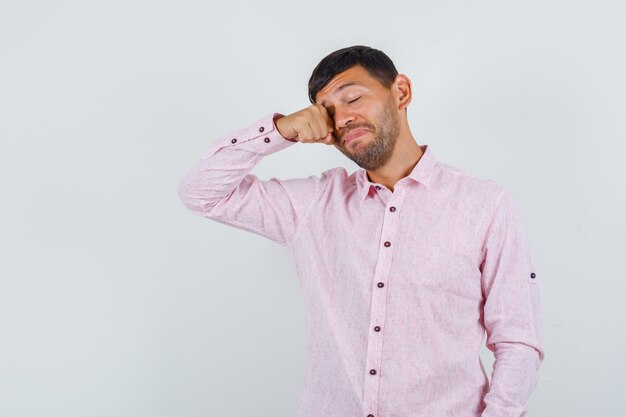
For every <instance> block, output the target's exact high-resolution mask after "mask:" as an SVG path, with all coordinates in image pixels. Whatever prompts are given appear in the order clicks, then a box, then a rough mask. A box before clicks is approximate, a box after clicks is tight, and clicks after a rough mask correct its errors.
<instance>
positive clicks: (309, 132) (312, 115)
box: [275, 104, 336, 145]
mask: <svg viewBox="0 0 626 417" xmlns="http://www.w3.org/2000/svg"><path fill="white" fill-rule="evenodd" d="M275 124H276V128H277V129H278V132H279V133H280V134H281V135H282V136H283V137H284V138H287V139H291V140H297V141H298V142H303V143H324V144H326V145H334V144H335V140H336V138H335V134H334V130H335V127H334V123H333V119H331V117H330V115H329V114H328V111H326V107H324V106H322V105H321V104H312V105H310V106H309V107H305V108H304V109H302V110H299V111H297V112H295V113H292V114H290V115H289V116H284V117H280V118H278V119H276V121H275Z"/></svg>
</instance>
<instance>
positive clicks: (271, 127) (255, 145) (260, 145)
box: [202, 112, 298, 159]
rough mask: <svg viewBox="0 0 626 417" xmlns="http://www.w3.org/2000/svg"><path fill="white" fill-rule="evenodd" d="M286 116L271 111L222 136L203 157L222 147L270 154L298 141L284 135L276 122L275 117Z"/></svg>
mask: <svg viewBox="0 0 626 417" xmlns="http://www.w3.org/2000/svg"><path fill="white" fill-rule="evenodd" d="M278 117H284V115H283V114H281V113H275V112H274V113H270V114H268V115H266V116H263V117H262V118H260V119H259V120H257V121H256V122H254V123H252V124H251V125H249V126H248V127H246V128H244V129H239V130H235V131H233V132H230V133H228V134H226V135H224V136H222V137H220V138H219V139H218V140H217V141H216V142H215V143H214V144H213V146H211V148H210V149H209V150H208V151H207V152H206V154H205V155H204V157H203V158H202V159H206V158H208V157H210V156H212V155H214V154H215V153H216V152H217V151H218V150H220V149H222V148H229V147H232V148H236V149H242V150H246V151H250V152H253V153H256V154H261V155H269V154H271V153H274V152H278V151H279V150H281V149H284V148H287V147H289V146H292V145H294V144H295V143H297V142H298V141H297V140H292V139H287V138H285V137H283V136H282V135H281V134H280V132H279V131H278V128H277V127H276V124H275V122H274V119H275V118H278Z"/></svg>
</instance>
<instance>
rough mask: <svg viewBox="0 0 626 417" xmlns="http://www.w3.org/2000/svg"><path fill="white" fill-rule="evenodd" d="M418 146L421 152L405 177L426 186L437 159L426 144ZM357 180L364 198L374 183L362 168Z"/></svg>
mask: <svg viewBox="0 0 626 417" xmlns="http://www.w3.org/2000/svg"><path fill="white" fill-rule="evenodd" d="M419 147H420V149H421V150H422V152H423V154H422V156H421V157H420V159H419V161H417V164H415V167H414V168H413V170H412V171H411V173H410V174H409V175H408V176H407V177H408V178H411V179H412V180H413V181H417V182H419V183H421V184H424V185H425V186H426V187H428V186H429V184H430V177H431V174H432V171H433V168H434V166H435V163H436V161H437V159H436V158H435V154H434V153H433V151H432V149H430V146H429V145H428V144H426V145H419ZM357 180H358V183H359V187H360V189H359V192H360V193H361V199H362V200H365V197H367V195H368V194H369V191H370V187H373V186H374V183H373V182H371V181H370V180H369V178H368V177H367V170H365V169H363V168H361V169H359V170H358V172H357Z"/></svg>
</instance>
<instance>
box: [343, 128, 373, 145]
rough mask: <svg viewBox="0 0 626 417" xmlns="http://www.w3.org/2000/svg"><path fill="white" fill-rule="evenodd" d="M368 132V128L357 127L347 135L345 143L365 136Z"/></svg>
mask: <svg viewBox="0 0 626 417" xmlns="http://www.w3.org/2000/svg"><path fill="white" fill-rule="evenodd" d="M367 132H368V130H367V129H356V130H353V131H352V132H350V133H349V134H348V135H346V137H345V138H344V139H343V143H344V145H347V144H348V142H351V141H353V140H354V139H357V138H358V137H360V136H363V135H364V134H366V133H367Z"/></svg>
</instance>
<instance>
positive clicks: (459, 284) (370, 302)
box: [178, 45, 544, 417]
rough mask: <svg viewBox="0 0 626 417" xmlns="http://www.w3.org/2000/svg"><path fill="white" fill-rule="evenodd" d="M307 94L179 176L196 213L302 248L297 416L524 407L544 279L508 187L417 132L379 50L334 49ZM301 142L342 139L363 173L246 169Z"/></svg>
mask: <svg viewBox="0 0 626 417" xmlns="http://www.w3.org/2000/svg"><path fill="white" fill-rule="evenodd" d="M309 99H310V101H311V103H312V105H311V106H309V107H307V108H305V109H302V110H299V111H297V112H294V113H292V114H290V115H287V116H285V115H283V114H281V113H272V114H269V115H267V116H265V117H263V118H262V119H260V120H258V121H257V122H255V123H253V124H251V125H250V126H248V127H246V128H244V129H240V130H236V131H233V132H230V133H228V134H226V135H224V136H222V137H220V138H218V139H217V140H216V141H215V142H214V143H213V145H212V146H211V147H210V148H209V150H208V152H206V154H205V155H204V156H203V157H202V159H201V160H200V161H198V162H197V164H196V165H195V166H194V167H193V168H192V169H191V170H190V171H189V172H188V173H187V174H186V175H185V176H184V178H183V179H182V180H181V182H180V185H179V187H178V195H179V196H180V198H181V200H182V202H183V203H184V205H185V206H186V207H187V208H188V209H189V210H190V211H192V212H193V213H196V214H198V215H200V216H203V217H206V218H209V219H212V220H215V221H218V222H221V223H224V224H228V225H230V226H233V227H237V228H241V229H244V230H248V231H250V232H253V233H257V234H259V235H261V236H264V237H267V238H269V239H271V240H273V241H274V242H277V243H279V244H281V245H284V246H285V247H287V248H288V249H289V251H290V254H291V255H292V256H293V259H294V261H295V263H296V267H297V268H296V269H297V271H298V275H299V279H300V284H301V288H302V291H303V294H304V300H305V305H306V309H307V340H308V348H307V356H308V360H307V367H306V375H305V381H304V385H303V389H302V392H301V395H300V399H299V403H298V412H297V416H298V417H312V416H333V417H335V416H336V417H347V416H352V417H354V416H362V417H415V416H425V417H426V416H427V417H439V416H440V417H453V416H455V417H457V416H460V417H470V416H472V417H473V416H476V417H478V416H482V417H519V416H523V415H525V414H526V412H527V409H526V404H527V401H528V399H529V397H530V395H531V393H532V391H533V389H534V388H535V386H536V384H537V380H538V370H539V367H540V364H541V362H542V361H543V358H544V351H543V343H542V337H541V331H540V330H541V322H540V302H539V284H538V282H539V279H540V278H539V275H538V274H537V273H536V271H535V267H534V264H533V261H532V258H531V254H530V250H529V244H528V242H527V237H526V235H525V232H524V230H523V226H522V221H521V217H520V214H519V212H518V210H517V208H516V205H515V203H514V200H513V198H512V195H511V193H510V192H509V191H507V190H506V189H505V188H503V187H502V186H501V185H499V184H497V183H496V182H494V181H493V180H489V179H480V178H477V177H474V176H472V175H470V174H468V173H466V172H464V171H461V170H459V169H457V168H454V167H452V166H450V165H447V164H445V163H442V162H441V161H438V160H437V159H436V158H435V154H434V152H433V150H432V148H431V146H429V145H427V144H423V145H418V144H417V143H416V141H415V139H414V138H413V135H412V134H411V131H410V129H409V126H408V121H407V114H406V108H407V106H408V105H409V103H410V102H411V83H410V80H409V79H408V78H407V77H406V76H405V75H403V74H398V72H397V71H396V68H395V66H394V64H393V63H392V61H391V60H390V59H389V57H387V55H385V54H384V53H383V52H381V51H379V50H376V49H373V48H369V47H365V46H360V45H359V46H353V47H348V48H343V49H340V50H338V51H335V52H333V53H331V54H330V55H328V56H327V57H325V58H324V59H323V60H322V61H321V62H320V63H319V64H318V65H317V67H316V68H315V69H314V71H313V74H312V75H311V78H310V80H309ZM297 142H300V143H324V144H328V145H333V146H334V147H336V148H337V149H338V150H339V151H340V152H342V153H343V154H344V155H345V156H347V157H348V158H350V159H351V160H353V161H354V162H355V163H356V164H357V165H358V166H359V167H361V169H358V170H357V171H356V172H353V173H351V174H349V173H348V172H346V170H345V169H344V168H341V167H337V168H332V169H329V170H327V171H324V172H323V173H321V174H320V175H319V176H315V175H311V176H309V177H307V178H295V179H278V178H271V179H269V180H260V179H258V178H257V177H256V176H255V175H252V174H249V172H250V171H251V169H252V168H253V167H254V166H255V165H256V164H257V163H258V162H259V161H260V160H261V158H263V157H264V156H265V155H268V154H271V153H273V152H278V151H280V150H281V149H284V148H287V147H289V146H293V145H294V144H295V143H297ZM485 331H486V332H487V339H486V346H487V347H488V348H489V349H490V350H491V351H492V352H494V354H495V363H494V370H493V373H492V380H491V385H490V384H489V381H488V379H487V375H486V373H485V370H484V368H483V365H482V362H481V360H480V357H479V349H480V344H481V342H482V338H483V336H484V334H485Z"/></svg>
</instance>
